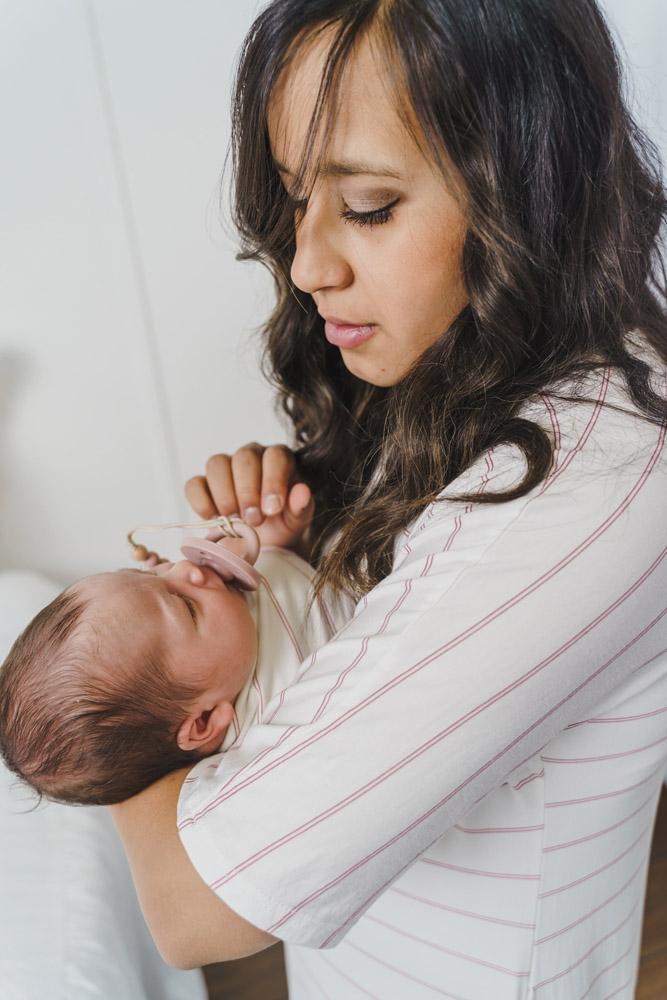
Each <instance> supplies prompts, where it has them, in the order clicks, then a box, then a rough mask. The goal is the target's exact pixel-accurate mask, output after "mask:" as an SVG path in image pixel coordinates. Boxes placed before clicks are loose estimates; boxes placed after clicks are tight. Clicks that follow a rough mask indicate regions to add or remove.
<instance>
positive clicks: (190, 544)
mask: <svg viewBox="0 0 667 1000" xmlns="http://www.w3.org/2000/svg"><path fill="white" fill-rule="evenodd" d="M228 520H229V521H231V522H232V523H233V530H234V532H238V537H234V536H233V535H226V533H225V531H224V530H219V529H216V530H214V531H209V533H208V535H207V536H206V538H184V539H183V544H182V545H181V552H182V553H183V555H184V556H185V558H186V559H190V560H191V562H194V563H197V565H198V566H210V567H211V569H213V570H215V572H216V573H217V574H218V576H220V577H222V579H223V580H226V581H234V582H237V583H238V584H239V586H240V587H242V588H243V589H244V590H257V588H258V586H259V584H260V580H261V577H260V575H259V573H258V572H257V570H256V569H253V565H254V563H255V560H256V559H257V556H258V555H259V548H260V545H259V535H258V534H257V532H256V531H255V529H254V528H253V527H252V526H251V525H249V524H246V523H245V521H244V520H242V518H240V517H236V516H235V515H233V514H232V516H231V517H230V518H228ZM218 539H219V540H218Z"/></svg>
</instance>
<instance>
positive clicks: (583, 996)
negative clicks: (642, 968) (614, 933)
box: [577, 941, 635, 1000]
mask: <svg viewBox="0 0 667 1000" xmlns="http://www.w3.org/2000/svg"><path fill="white" fill-rule="evenodd" d="M634 947H635V942H634V941H633V942H632V944H631V945H630V947H629V948H626V949H625V951H624V952H623V954H622V955H619V956H618V958H615V959H614V961H613V962H610V963H609V965H605V967H604V969H600V971H599V972H598V974H597V976H595V978H594V979H592V980H591V982H590V983H589V986H588V989H587V990H586V992H585V993H582V994H581V996H580V997H578V998H577V1000H586V997H587V996H588V995H589V994H590V992H591V990H592V989H593V987H594V986H595V984H596V983H597V981H598V979H601V978H602V976H604V974H605V972H609V970H610V969H613V968H614V966H615V965H618V963H619V962H622V961H623V959H624V958H627V957H628V955H629V954H630V952H631V951H632V950H633V948H634ZM633 978H634V977H633V976H631V977H630V979H628V980H627V982H625V983H623V985H622V986H620V987H619V988H618V989H617V990H614V992H613V993H609V994H607V1000H609V997H612V996H616V995H617V994H618V993H620V991H621V990H624V989H625V987H626V986H628V985H629V984H630V983H631V982H632V979H633Z"/></svg>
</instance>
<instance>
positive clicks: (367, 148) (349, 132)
mask: <svg viewBox="0 0 667 1000" xmlns="http://www.w3.org/2000/svg"><path fill="white" fill-rule="evenodd" d="M327 44H328V43H327V34H326V33H323V34H322V35H321V36H320V37H319V38H318V39H317V40H316V41H315V42H313V43H311V44H310V45H308V44H307V45H305V46H302V47H301V51H300V53H299V56H298V57H297V59H296V60H295V62H294V63H293V64H292V65H291V66H290V67H289V68H288V69H287V71H286V72H285V73H284V75H283V77H280V78H279V79H278V81H277V83H276V86H275V87H274V90H273V93H272V99H271V103H270V107H269V114H268V120H267V127H268V132H269V139H270V144H271V152H272V155H273V158H274V160H275V161H276V163H277V164H280V165H281V166H282V167H284V168H286V169H281V170H280V175H281V178H282V181H283V183H284V185H285V188H286V189H287V191H288V193H289V194H290V195H291V196H292V197H293V198H295V199H300V198H301V194H300V192H298V191H294V190H293V188H292V186H291V185H292V183H293V181H294V175H295V172H296V170H297V169H298V165H299V162H300V158H301V152H302V149H303V148H304V146H305V134H306V129H307V124H308V121H309V119H310V115H311V112H312V109H313V105H314V100H315V97H316V95H317V90H318V86H319V82H320V77H321V72H322V65H323V61H324V56H325V52H326V46H327ZM385 86H388V85H387V83H386V75H385V76H383V72H382V68H381V67H380V68H378V66H377V65H376V62H375V57H374V56H373V52H372V50H371V49H370V46H369V44H368V42H364V43H363V45H362V47H361V48H360V49H359V51H358V54H357V56H356V58H355V60H354V61H353V62H352V63H349V64H348V68H347V69H346V76H345V77H344V79H343V81H342V83H341V91H340V105H339V111H338V113H337V117H336V119H335V122H334V128H333V135H332V138H331V142H330V145H329V150H328V155H327V162H328V163H329V164H350V163H351V162H352V161H354V163H355V164H356V167H355V170H354V172H348V171H347V170H346V171H345V172H344V173H341V172H340V171H339V170H336V169H333V170H332V169H331V168H329V169H328V170H326V171H322V173H320V174H319V175H318V177H317V179H316V183H315V186H314V188H313V190H312V192H311V195H310V198H309V199H308V201H307V203H304V204H303V206H302V207H301V208H297V210H296V213H295V224H296V253H295V256H294V260H293V262H292V267H291V278H292V282H293V283H294V285H296V286H297V287H298V288H300V289H301V290H302V291H303V292H307V293H308V294H310V295H311V296H312V297H313V299H314V301H315V304H316V306H317V309H318V311H319V313H320V314H321V315H322V316H323V317H325V318H327V317H331V316H333V317H335V318H337V319H341V320H344V321H346V322H348V323H351V324H360V325H361V324H374V332H373V335H372V336H371V337H370V339H368V340H366V341H365V342H363V343H361V344H359V345H358V346H355V347H340V348H339V349H340V350H341V353H342V357H343V361H344V363H345V365H346V366H347V368H348V369H349V371H350V372H351V373H352V374H354V375H356V376H357V378H360V379H363V380H364V381H365V382H370V383H372V384H373V385H378V386H390V385H395V384H396V383H397V382H399V381H400V380H401V379H402V378H403V377H404V375H405V374H406V372H407V371H408V368H409V367H410V366H411V364H412V363H413V362H414V361H415V360H416V359H417V358H418V357H419V356H420V355H421V354H422V353H423V352H424V351H425V350H426V348H428V347H429V346H430V345H431V344H433V343H434V342H435V341H436V340H438V338H439V337H440V336H441V335H442V334H443V332H444V331H446V330H447V329H448V327H449V326H450V324H451V323H452V321H453V320H454V319H455V318H456V316H457V315H458V313H459V312H460V311H461V309H462V308H463V307H464V306H465V305H466V303H467V301H468V297H467V293H466V290H465V288H464V285H463V281H462V276H461V267H460V259H461V250H462V246H463V240H464V237H465V222H464V216H463V213H462V210H461V208H460V207H459V205H458V203H457V202H456V201H455V199H454V197H453V195H452V193H450V191H449V190H448V189H447V187H446V186H445V181H444V179H443V177H442V175H441V174H440V173H439V172H438V170H437V168H436V167H434V166H433V165H432V164H431V163H430V161H427V159H425V158H424V156H423V155H422V154H421V153H420V151H419V150H418V149H417V147H416V145H415V144H414V142H413V140H412V138H411V137H410V135H409V134H408V132H407V131H406V130H405V128H404V126H403V125H402V123H401V121H400V119H399V118H398V116H397V114H396V112H395V110H394V106H393V103H392V101H391V98H390V95H389V94H388V93H387V92H385ZM418 134H420V135H421V133H420V132H418ZM362 165H363V170H361V166H362ZM383 169H386V170H390V171H391V172H392V173H393V174H395V175H396V176H391V177H390V176H383V175H382V173H381V171H382V170H383ZM390 204H391V205H392V207H391V208H390V209H389V210H388V211H387V212H384V213H380V215H379V216H378V218H377V221H375V222H373V224H372V225H368V224H366V225H360V224H359V223H358V222H354V221H351V220H350V219H346V218H342V217H341V214H340V213H341V212H346V211H348V210H351V211H352V212H357V213H363V212H373V211H376V210H378V209H382V208H384V207H385V206H388V205H390ZM383 218H385V219H386V220H387V221H381V219H383Z"/></svg>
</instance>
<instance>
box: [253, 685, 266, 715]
mask: <svg viewBox="0 0 667 1000" xmlns="http://www.w3.org/2000/svg"><path fill="white" fill-rule="evenodd" d="M252 686H253V688H254V690H255V692H256V693H257V702H258V706H257V708H258V714H259V720H260V721H261V719H262V716H263V715H264V694H263V693H262V689H261V687H260V686H259V681H258V680H257V674H253V678H252Z"/></svg>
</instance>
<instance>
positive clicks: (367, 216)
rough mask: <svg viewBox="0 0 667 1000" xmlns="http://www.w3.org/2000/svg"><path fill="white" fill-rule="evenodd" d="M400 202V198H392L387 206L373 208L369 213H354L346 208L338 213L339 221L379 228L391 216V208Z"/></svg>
mask: <svg viewBox="0 0 667 1000" xmlns="http://www.w3.org/2000/svg"><path fill="white" fill-rule="evenodd" d="M400 200H401V199H400V198H394V200H393V201H390V202H389V204H388V205H383V206H382V208H374V209H373V210H372V211H371V212H355V211H354V209H352V208H346V209H345V211H344V212H339V213H338V214H339V215H340V217H341V219H345V220H346V221H347V222H352V223H354V225H356V226H381V225H383V224H384V223H385V222H389V220H390V219H391V217H392V215H393V212H392V208H393V207H394V205H397V204H398V202H399V201H400Z"/></svg>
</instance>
